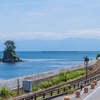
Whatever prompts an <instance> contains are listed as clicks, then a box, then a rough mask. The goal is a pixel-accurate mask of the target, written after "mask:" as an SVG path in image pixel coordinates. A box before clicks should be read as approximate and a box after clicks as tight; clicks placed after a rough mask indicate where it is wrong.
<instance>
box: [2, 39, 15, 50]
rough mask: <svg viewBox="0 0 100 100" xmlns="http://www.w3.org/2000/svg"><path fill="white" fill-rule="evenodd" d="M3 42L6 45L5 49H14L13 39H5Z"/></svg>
mask: <svg viewBox="0 0 100 100" xmlns="http://www.w3.org/2000/svg"><path fill="white" fill-rule="evenodd" d="M4 44H5V45H6V48H5V49H7V50H15V48H16V47H15V43H14V41H11V40H7V41H6V42H5V43H4Z"/></svg>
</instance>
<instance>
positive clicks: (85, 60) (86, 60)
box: [84, 56, 89, 79]
mask: <svg viewBox="0 0 100 100" xmlns="http://www.w3.org/2000/svg"><path fill="white" fill-rule="evenodd" d="M84 58H85V59H84V62H86V79H87V78H88V77H87V64H88V61H89V58H87V56H86V57H84Z"/></svg>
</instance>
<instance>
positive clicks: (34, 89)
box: [32, 83, 39, 92]
mask: <svg viewBox="0 0 100 100" xmlns="http://www.w3.org/2000/svg"><path fill="white" fill-rule="evenodd" d="M37 90H39V88H38V87H35V86H34V83H33V84H32V91H33V92H34V91H37Z"/></svg>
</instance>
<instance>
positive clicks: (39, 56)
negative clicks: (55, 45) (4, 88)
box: [0, 51, 100, 81]
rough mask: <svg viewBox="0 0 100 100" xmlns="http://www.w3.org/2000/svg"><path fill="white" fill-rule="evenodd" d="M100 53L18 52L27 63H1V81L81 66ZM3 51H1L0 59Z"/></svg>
mask: <svg viewBox="0 0 100 100" xmlns="http://www.w3.org/2000/svg"><path fill="white" fill-rule="evenodd" d="M98 53H100V51H16V54H17V55H18V56H19V58H20V59H22V60H26V62H15V63H3V62H0V81H2V80H7V79H12V78H17V77H22V76H26V75H31V74H37V73H41V72H46V71H51V70H56V69H61V68H65V67H70V66H75V65H80V64H82V63H78V61H82V62H83V61H84V58H83V57H86V56H88V58H89V60H90V61H92V60H93V59H95V58H96V56H97V54H98ZM2 57H3V51H0V58H2Z"/></svg>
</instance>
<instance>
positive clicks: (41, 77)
mask: <svg viewBox="0 0 100 100" xmlns="http://www.w3.org/2000/svg"><path fill="white" fill-rule="evenodd" d="M96 62H97V60H96V59H94V60H92V61H90V62H89V65H88V67H89V66H91V67H93V66H94V65H95V63H96ZM80 68H84V69H85V65H84V64H81V65H76V66H71V67H66V68H61V69H57V70H52V71H47V72H42V73H38V74H32V75H28V76H23V77H17V78H12V79H8V80H3V81H0V89H1V87H2V86H6V88H8V89H10V90H15V89H16V88H17V85H18V84H17V80H18V79H19V84H20V88H22V84H23V80H32V82H34V84H35V86H36V85H37V84H38V83H40V82H42V81H46V80H47V79H48V78H52V77H54V76H58V75H60V72H67V70H69V71H74V70H79V69H80Z"/></svg>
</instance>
